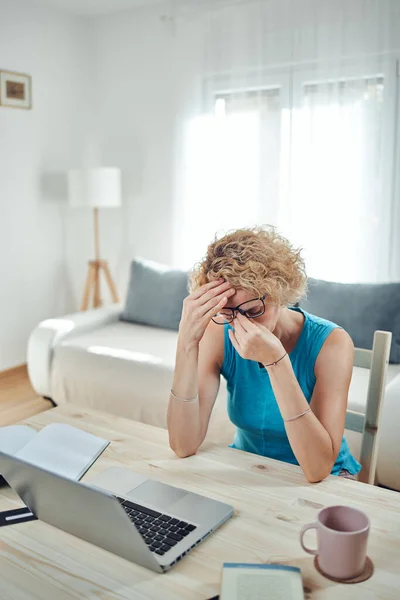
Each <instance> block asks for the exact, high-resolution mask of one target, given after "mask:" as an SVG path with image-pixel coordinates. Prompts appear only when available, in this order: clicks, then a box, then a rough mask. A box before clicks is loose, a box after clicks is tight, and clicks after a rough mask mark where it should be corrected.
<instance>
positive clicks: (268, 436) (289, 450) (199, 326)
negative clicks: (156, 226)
mask: <svg viewBox="0 0 400 600" xmlns="http://www.w3.org/2000/svg"><path fill="white" fill-rule="evenodd" d="M306 282H307V279H306V274H305V269H304V262H303V259H302V258H301V256H300V252H299V251H298V250H295V249H294V248H293V247H292V246H291V245H290V244H289V242H288V241H287V240H286V239H285V238H284V237H282V236H281V235H279V234H278V233H277V232H276V230H275V229H274V228H272V227H271V228H252V229H240V230H237V231H234V232H232V233H229V234H228V235H226V236H224V237H223V238H221V239H219V240H216V241H214V242H213V243H212V244H210V245H209V247H208V250H207V254H206V257H205V259H204V260H203V262H202V263H201V264H200V265H199V267H198V268H197V270H195V271H194V272H193V273H192V276H191V292H192V293H191V294H190V295H189V296H188V297H187V298H186V299H185V301H184V305H183V311H182V318H181V322H180V326H179V336H178V345H177V355H176V366H175V374H174V380H173V386H172V390H171V395H170V399H169V406H168V430H169V439H170V445H171V448H172V449H173V450H174V451H175V453H176V454H177V455H178V456H180V457H186V456H190V455H192V454H195V453H196V451H197V449H198V448H199V446H200V444H201V443H202V442H203V440H204V438H205V435H206V432H207V427H208V422H209V419H210V415H211V411H212V409H213V405H214V402H215V399H216V396H217V393H218V389H219V381H220V374H222V375H223V376H224V377H225V378H226V380H227V387H228V414H229V417H230V419H231V421H232V422H233V423H234V425H236V427H237V431H236V435H235V439H234V443H233V447H234V448H238V449H240V450H246V451H248V452H253V453H256V454H261V455H263V456H268V457H270V458H275V459H278V460H283V461H285V462H289V463H293V464H299V465H300V466H301V468H302V470H303V472H304V475H305V477H306V478H307V480H308V481H310V482H317V481H321V480H322V479H324V478H325V477H327V476H328V475H329V474H330V473H332V474H334V475H344V476H348V477H353V478H354V476H355V475H356V474H357V473H358V472H359V470H360V468H361V466H360V465H359V463H358V462H357V461H356V460H355V459H354V458H353V456H352V455H351V454H350V451H349V448H348V445H347V442H346V440H345V438H344V437H343V431H344V424H345V417H346V408H347V395H348V391H349V385H350V379H351V373H352V366H353V352H354V347H353V343H352V341H351V338H350V336H349V335H348V334H347V333H346V332H345V331H344V330H343V329H341V328H340V327H338V326H337V325H335V324H334V323H331V322H329V321H326V320H324V319H320V318H318V317H316V316H313V315H310V314H307V313H306V312H305V311H303V310H301V309H300V308H293V306H292V305H293V304H295V303H296V302H298V301H299V300H300V298H302V297H303V296H304V294H305V290H306Z"/></svg>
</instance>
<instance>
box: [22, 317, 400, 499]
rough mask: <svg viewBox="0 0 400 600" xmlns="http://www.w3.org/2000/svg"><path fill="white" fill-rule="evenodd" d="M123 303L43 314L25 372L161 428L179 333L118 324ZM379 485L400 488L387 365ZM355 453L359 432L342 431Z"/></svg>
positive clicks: (398, 400) (84, 401)
mask: <svg viewBox="0 0 400 600" xmlns="http://www.w3.org/2000/svg"><path fill="white" fill-rule="evenodd" d="M121 311H122V307H121V306H120V305H113V306H110V307H106V308H100V309H96V310H91V311H88V312H85V313H77V314H72V315H68V316H65V317H63V318H60V319H48V320H46V321H43V322H42V323H40V324H39V325H38V326H37V327H36V328H35V329H34V331H33V332H32V334H31V336H30V339H29V344H28V371H29V376H30V379H31V382H32V385H33V387H34V389H35V391H36V392H37V393H38V394H39V395H41V396H45V397H47V398H51V399H52V400H53V402H54V403H55V404H57V405H62V404H67V403H71V404H76V405H78V406H80V407H90V408H97V409H99V410H102V411H106V412H108V413H110V414H114V415H119V416H123V417H127V418H131V419H134V420H136V421H141V422H144V423H149V424H152V425H157V426H159V427H164V428H165V427H166V409H167V402H168V396H169V389H170V387H171V382H172V376H173V370H174V362H175V350H176V341H177V332H175V331H170V330H167V329H159V328H155V327H148V326H145V325H136V324H131V323H126V322H122V321H120V320H119V315H120V313H121ZM367 382H368V371H366V370H365V369H356V368H355V369H354V371H353V379H352V383H351V388H350V395H349V408H350V409H352V410H356V411H358V412H365V400H366V388H367ZM225 405H226V386H225V382H224V380H223V378H221V387H220V391H219V394H218V398H217V401H216V404H215V407H214V410H213V413H212V417H211V421H210V427H209V431H208V434H207V439H208V440H210V441H212V442H215V443H221V444H229V443H230V442H231V441H232V439H233V434H234V427H233V425H232V423H231V422H230V421H229V418H228V416H227V413H226V406H225ZM381 423H382V426H381V428H380V430H381V436H380V445H379V458H378V466H377V477H378V482H379V483H380V484H382V485H385V486H387V487H390V488H393V489H397V490H399V491H400V445H399V444H398V433H397V432H398V428H399V425H400V365H389V371H388V380H387V388H386V394H385V400H384V404H383V414H382V421H381ZM347 437H348V440H349V443H350V446H351V448H352V451H353V452H354V454H355V455H356V456H357V455H358V452H359V445H360V436H359V434H354V433H353V432H348V434H347Z"/></svg>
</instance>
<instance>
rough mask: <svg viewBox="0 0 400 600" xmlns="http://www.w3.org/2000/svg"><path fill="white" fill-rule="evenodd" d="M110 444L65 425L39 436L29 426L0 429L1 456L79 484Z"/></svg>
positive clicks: (49, 428) (55, 425) (54, 426)
mask: <svg viewBox="0 0 400 600" xmlns="http://www.w3.org/2000/svg"><path fill="white" fill-rule="evenodd" d="M109 443H110V442H108V441H107V440H104V439H102V438H99V437H97V436H95V435H92V434H91V433H86V431H82V430H81V429H77V428H75V427H71V425H65V424H64V423H51V424H50V425H46V426H45V427H43V429H42V430H41V431H39V432H37V431H35V430H34V429H32V428H31V427H28V426H26V425H11V426H9V427H1V428H0V452H3V453H5V454H12V455H13V456H16V457H17V458H21V459H22V460H25V461H27V462H31V463H33V464H34V465H37V466H38V467H42V468H43V469H47V470H48V471H53V472H54V473H57V474H59V475H63V476H64V477H68V478H69V479H75V480H79V479H80V478H81V477H83V475H84V474H85V473H86V471H87V470H88V469H89V468H90V467H91V465H92V464H93V463H94V461H95V460H96V459H97V458H98V457H99V456H100V454H101V453H102V452H103V451H104V450H105V449H106V448H107V446H108V444H109Z"/></svg>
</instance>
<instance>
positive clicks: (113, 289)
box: [100, 260, 119, 302]
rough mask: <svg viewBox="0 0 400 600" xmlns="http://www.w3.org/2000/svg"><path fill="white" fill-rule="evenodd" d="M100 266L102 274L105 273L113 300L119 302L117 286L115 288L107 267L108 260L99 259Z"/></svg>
mask: <svg viewBox="0 0 400 600" xmlns="http://www.w3.org/2000/svg"><path fill="white" fill-rule="evenodd" d="M100 266H101V267H102V268H103V270H104V275H105V278H106V281H107V284H108V288H109V290H110V293H111V297H112V299H113V302H119V297H118V292H117V288H116V286H115V283H114V280H113V278H112V276H111V273H110V269H109V267H108V262H107V261H106V260H102V261H100Z"/></svg>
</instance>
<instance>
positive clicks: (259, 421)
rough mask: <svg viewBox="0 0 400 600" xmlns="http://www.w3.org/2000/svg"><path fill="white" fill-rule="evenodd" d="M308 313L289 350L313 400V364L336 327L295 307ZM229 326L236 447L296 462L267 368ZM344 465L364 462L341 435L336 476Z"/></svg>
mask: <svg viewBox="0 0 400 600" xmlns="http://www.w3.org/2000/svg"><path fill="white" fill-rule="evenodd" d="M291 310H296V311H298V312H301V313H302V314H303V315H304V324H303V329H302V332H301V334H300V337H299V339H298V340H297V344H296V346H295V347H294V349H293V350H292V352H291V353H290V354H289V358H290V361H291V363H292V367H293V371H294V374H295V375H296V379H297V381H298V382H299V385H300V387H301V389H302V391H303V394H304V396H305V398H306V400H307V402H308V403H310V402H311V397H312V393H313V390H314V386H315V382H316V378H315V375H314V365H315V361H316V359H317V356H318V354H319V351H320V350H321V348H322V345H323V343H324V341H325V340H326V338H327V337H328V335H329V334H330V333H331V331H332V330H333V329H335V328H336V327H338V325H335V324H334V323H331V322H330V321H326V320H325V319H321V318H319V317H315V316H314V315H310V314H308V313H306V312H305V311H303V310H301V309H300V308H293V309H291ZM229 328H231V326H230V325H225V326H224V329H225V331H224V362H223V365H222V370H221V373H222V375H223V377H224V378H225V379H226V381H227V388H228V414H229V418H230V420H231V421H232V423H233V424H234V425H235V426H236V434H235V439H234V442H233V444H231V447H232V448H238V449H239V450H245V451H246V452H253V453H254V454H260V455H262V456H267V457H269V458H275V459H277V460H282V461H284V462H288V463H292V464H294V465H298V464H299V463H298V462H297V459H296V457H295V455H294V454H293V450H292V448H291V446H290V443H289V439H288V437H287V435H286V430H285V426H284V423H283V419H282V416H281V413H280V411H279V407H278V403H277V401H276V399H275V395H274V392H273V390H272V385H271V382H270V379H269V375H268V372H267V370H266V369H260V367H259V365H258V363H257V362H255V361H252V360H246V359H244V358H242V357H241V356H240V355H239V354H238V353H237V352H236V350H235V349H234V347H233V346H232V344H231V341H230V339H229V335H228V330H229ZM342 469H346V470H347V471H349V473H351V474H352V475H356V474H357V473H358V472H359V471H360V469H361V465H360V464H359V463H358V462H357V461H356V460H355V458H354V457H353V456H352V455H351V453H350V449H349V446H348V444H347V441H346V439H345V438H344V437H343V440H342V444H341V447H340V452H339V455H338V457H337V459H336V462H335V464H334V466H333V469H332V475H338V474H339V473H340V471H341V470H342Z"/></svg>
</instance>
